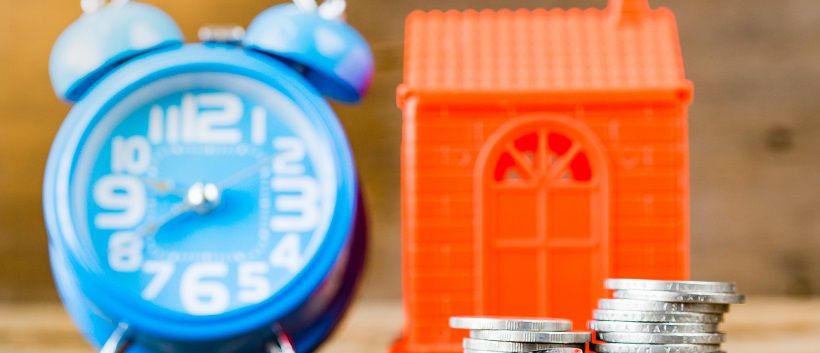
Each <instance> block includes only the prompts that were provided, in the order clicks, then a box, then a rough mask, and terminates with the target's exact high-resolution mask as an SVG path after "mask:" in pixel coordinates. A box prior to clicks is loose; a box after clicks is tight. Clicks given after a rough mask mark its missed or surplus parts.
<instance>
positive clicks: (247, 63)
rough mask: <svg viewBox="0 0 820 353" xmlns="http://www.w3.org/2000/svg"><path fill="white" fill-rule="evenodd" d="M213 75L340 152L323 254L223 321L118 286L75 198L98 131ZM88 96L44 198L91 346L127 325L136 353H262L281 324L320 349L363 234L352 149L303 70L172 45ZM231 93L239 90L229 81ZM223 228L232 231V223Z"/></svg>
mask: <svg viewBox="0 0 820 353" xmlns="http://www.w3.org/2000/svg"><path fill="white" fill-rule="evenodd" d="M154 49H157V48H154ZM214 73H218V74H220V75H226V76H236V77H240V78H242V79H244V80H252V81H255V82H258V83H260V84H261V85H264V86H266V87H267V89H269V90H271V92H276V94H278V95H283V96H284V97H286V98H287V99H288V100H290V101H292V102H293V103H294V104H295V105H296V106H298V107H300V108H301V109H302V114H304V116H305V117H306V121H305V123H306V124H308V125H309V126H310V127H311V129H313V130H314V131H315V133H316V134H317V136H319V139H320V140H321V141H322V143H325V144H327V148H328V150H330V151H333V152H332V153H333V157H332V159H333V160H334V161H335V163H337V165H338V168H337V169H336V173H335V175H333V178H335V180H333V182H334V183H336V186H337V188H336V200H335V206H334V213H333V215H332V218H331V220H330V221H329V222H330V225H329V227H328V230H327V233H326V235H325V236H324V239H323V240H322V242H321V245H320V246H319V247H318V249H317V250H316V252H315V253H314V255H313V256H312V258H310V259H309V261H306V263H305V265H304V267H303V268H302V269H301V270H300V272H299V273H298V274H296V275H295V276H294V277H293V278H291V279H290V280H289V281H288V283H286V284H284V285H282V286H281V287H280V288H278V290H277V291H276V292H275V293H274V294H272V295H271V296H270V297H269V298H268V299H266V300H264V301H262V302H260V303H258V304H253V305H248V306H246V307H241V308H235V310H233V309H232V310H230V311H228V312H225V313H224V314H219V315H210V316H192V315H187V314H185V313H183V312H182V311H181V310H179V311H176V310H171V309H169V308H168V306H167V305H166V306H158V305H156V304H154V303H151V302H150V301H146V300H144V299H142V298H141V297H140V296H139V295H138V293H131V292H129V290H128V288H130V286H129V284H128V283H117V282H116V281H113V280H112V277H111V276H110V275H108V273H109V272H106V271H107V270H106V269H105V265H103V264H101V261H100V258H99V256H98V255H96V254H95V250H94V246H89V244H88V243H87V242H86V241H84V240H83V239H82V234H78V231H77V229H78V228H77V225H78V222H79V221H78V219H77V217H76V213H75V212H77V211H76V209H75V208H74V207H73V205H74V204H72V202H71V200H70V198H71V196H67V195H69V194H71V191H70V190H71V189H72V185H73V183H74V180H73V178H75V175H76V174H77V173H76V170H75V168H77V165H78V161H79V160H80V158H81V156H80V155H81V153H82V148H81V147H82V146H85V145H86V143H87V142H88V140H89V138H90V136H89V135H90V134H91V131H92V130H93V128H94V127H95V126H98V125H99V124H101V123H105V122H106V119H110V118H109V116H111V114H110V113H111V110H112V109H114V108H116V107H117V104H118V103H119V102H121V101H123V100H125V99H128V98H129V97H132V96H133V95H135V94H137V95H139V94H143V93H141V92H142V91H141V90H144V87H146V86H148V85H151V84H152V83H155V82H159V81H161V80H167V79H168V78H174V77H179V76H181V75H193V76H196V75H199V74H214ZM227 81H231V80H227ZM56 86H57V82H55V87H56ZM88 87H89V88H90V90H89V91H88V92H87V93H86V94H85V95H80V96H81V97H82V99H81V100H79V102H78V104H77V105H76V106H75V107H74V108H73V109H72V111H71V112H70V113H69V115H68V117H67V118H66V120H65V122H64V124H63V126H62V127H61V129H60V131H59V133H58V135H57V137H56V139H55V142H54V144H53V146H52V151H51V154H50V156H49V161H48V165H47V169H46V175H45V181H44V193H43V197H44V210H45V218H46V225H47V228H48V230H49V234H50V250H51V255H52V267H53V269H54V275H55V280H56V282H57V286H58V289H59V290H60V294H61V296H62V298H63V300H64V303H65V305H66V307H67V309H68V311H69V313H70V314H71V316H72V317H73V318H74V320H75V322H76V323H77V324H78V326H79V327H80V328H81V330H82V331H83V332H84V333H85V335H86V336H87V337H88V338H89V340H90V341H91V342H92V343H93V344H95V345H96V346H100V345H102V344H103V343H104V342H105V340H106V339H108V337H109V336H110V335H111V333H112V332H113V331H114V329H115V328H116V327H117V325H118V324H119V323H121V322H125V323H127V324H128V325H129V327H130V329H131V330H130V332H129V335H131V336H132V337H133V338H134V340H135V342H136V345H135V346H134V347H132V348H131V349H130V350H129V352H151V351H153V352H191V353H193V352H200V353H207V352H222V351H226V350H228V351H235V352H257V351H260V352H261V351H262V348H261V347H263V345H264V342H266V341H267V340H269V339H270V338H271V337H270V336H271V334H270V325H272V324H273V323H275V322H279V323H282V325H283V326H284V327H285V329H286V331H287V332H288V333H289V334H290V335H292V336H293V338H294V341H295V345H296V347H297V349H298V351H299V352H310V351H312V350H313V349H315V348H316V347H317V346H318V345H319V344H320V343H321V342H322V340H323V339H324V338H325V337H326V336H327V335H328V334H329V333H330V332H331V331H332V329H333V327H334V326H335V324H336V322H337V321H338V320H339V319H340V318H341V315H342V313H343V312H344V308H345V307H346V306H347V303H348V301H349V300H350V297H351V293H352V292H353V287H354V284H355V282H356V279H357V277H358V274H359V273H360V271H361V259H363V244H364V233H365V230H364V228H363V221H362V220H363V217H364V212H363V210H362V209H360V206H357V200H358V198H359V197H360V196H359V190H358V186H357V181H356V173H355V168H354V164H353V160H352V156H351V152H350V147H349V145H348V142H347V140H346V137H345V135H344V132H343V130H342V128H341V126H340V124H339V122H338V119H337V118H336V116H335V114H334V113H333V111H332V110H331V108H330V107H329V105H328V104H327V103H326V102H325V101H324V99H323V98H322V96H321V95H320V93H319V92H318V91H317V90H316V89H315V88H314V87H313V86H312V85H311V84H310V83H309V82H308V81H306V80H305V79H304V78H303V77H302V76H301V75H299V73H298V72H297V71H295V70H293V69H292V68H291V67H289V66H287V65H285V64H283V63H281V62H279V61H277V60H275V59H273V58H271V57H270V56H267V55H264V54H261V53H256V52H254V51H250V50H247V49H243V48H239V47H233V46H225V45H199V44H191V45H176V46H165V47H164V48H163V49H162V50H156V51H153V52H151V53H149V54H145V55H143V56H139V57H134V58H132V59H131V60H130V61H128V62H127V63H126V64H125V65H122V66H119V67H116V68H112V69H110V70H107V73H106V74H105V76H104V77H102V78H101V79H100V80H99V82H98V83H95V84H93V85H88ZM211 88H212V87H211ZM223 89H224V90H226V91H230V90H232V89H233V88H232V87H231V86H230V82H228V84H226V86H225V87H223ZM58 93H59V92H58ZM150 102H152V101H146V103H150ZM114 115H116V114H114ZM212 167H213V168H219V166H216V165H214V166H212ZM182 169H184V168H182ZM89 197H90V196H89ZM220 227H223V228H224V229H230V228H231V224H230V223H227V224H224V225H221V226H220ZM203 246H207V245H203ZM339 281H341V282H339ZM317 309H318V310H317Z"/></svg>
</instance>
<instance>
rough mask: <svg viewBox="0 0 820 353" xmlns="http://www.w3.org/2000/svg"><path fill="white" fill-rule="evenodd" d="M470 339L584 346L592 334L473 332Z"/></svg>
mask: <svg viewBox="0 0 820 353" xmlns="http://www.w3.org/2000/svg"><path fill="white" fill-rule="evenodd" d="M470 338H478V339H483V340H491V341H507V342H531V343H562V344H573V343H574V344H582V343H587V342H589V341H591V340H592V334H591V333H589V332H531V331H501V330H471V331H470Z"/></svg>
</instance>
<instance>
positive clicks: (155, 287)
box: [142, 261, 174, 300]
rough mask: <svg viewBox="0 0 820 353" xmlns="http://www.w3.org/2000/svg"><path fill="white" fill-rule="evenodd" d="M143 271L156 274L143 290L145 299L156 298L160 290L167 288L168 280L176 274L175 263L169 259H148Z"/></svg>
mask: <svg viewBox="0 0 820 353" xmlns="http://www.w3.org/2000/svg"><path fill="white" fill-rule="evenodd" d="M142 272H145V273H147V274H149V275H154V278H152V279H151V281H150V282H148V285H147V286H146V287H145V289H143V291H142V298H143V299H145V300H152V299H156V297H157V296H158V295H159V292H160V291H162V289H163V288H165V285H166V284H168V281H169V280H171V277H172V276H173V275H174V263H173V262H169V261H146V262H145V265H144V266H142Z"/></svg>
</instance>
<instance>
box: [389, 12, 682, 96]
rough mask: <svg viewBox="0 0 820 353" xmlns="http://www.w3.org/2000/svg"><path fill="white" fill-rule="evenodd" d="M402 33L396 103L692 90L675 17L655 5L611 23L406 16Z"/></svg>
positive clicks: (548, 17)
mask: <svg viewBox="0 0 820 353" xmlns="http://www.w3.org/2000/svg"><path fill="white" fill-rule="evenodd" d="M633 19H635V17H634V16H633ZM405 36H406V37H405V72H404V84H403V85H402V86H401V87H400V88H399V101H400V103H403V101H404V100H405V98H407V97H409V96H416V97H424V98H426V99H428V100H441V101H442V102H448V101H451V100H452V99H459V98H464V97H467V99H469V97H473V99H474V100H476V101H482V100H485V99H492V98H497V97H499V95H503V96H506V97H507V98H513V99H515V98H516V97H518V99H524V100H527V99H532V100H534V99H539V100H543V99H545V98H544V97H545V96H552V97H556V99H562V100H566V99H569V100H574V99H579V100H585V99H596V100H600V99H604V100H607V99H610V100H622V99H633V100H634V99H635V98H636V97H637V96H639V97H643V98H646V99H663V98H670V99H683V100H688V99H690V97H691V94H692V84H691V82H689V81H688V80H686V77H685V74H684V69H683V60H682V56H681V50H680V43H679V39H678V31H677V24H676V22H675V17H674V15H673V14H672V12H671V11H669V10H667V9H663V8H661V9H654V10H649V9H648V5H647V10H646V11H644V12H643V13H641V14H640V16H639V17H637V20H635V21H619V20H618V17H617V16H610V10H608V9H605V10H601V9H588V10H580V9H571V10H561V9H555V10H533V11H531V10H518V11H510V10H501V11H490V10H485V11H480V12H478V11H472V10H468V11H464V12H459V11H447V12H441V11H431V12H422V11H416V12H414V13H412V14H411V15H410V16H409V17H408V19H407V25H406V34H405ZM527 97H529V98H527ZM591 97H592V98H591ZM594 97H597V98H594Z"/></svg>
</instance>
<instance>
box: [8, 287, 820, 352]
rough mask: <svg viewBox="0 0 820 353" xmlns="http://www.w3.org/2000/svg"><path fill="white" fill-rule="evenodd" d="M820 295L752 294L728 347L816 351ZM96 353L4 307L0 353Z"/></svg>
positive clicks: (370, 322) (735, 310)
mask: <svg viewBox="0 0 820 353" xmlns="http://www.w3.org/2000/svg"><path fill="white" fill-rule="evenodd" d="M817 313H820V297H818V298H814V299H789V298H784V297H751V298H749V302H748V303H747V304H744V305H736V306H733V307H732V311H731V312H730V313H729V314H728V316H727V317H726V322H725V323H724V324H723V327H722V330H723V331H724V332H726V333H727V334H728V343H726V344H725V345H724V350H725V351H727V352H735V353H740V352H743V353H772V352H789V353H816V352H817V349H818V348H817V347H820V315H817ZM401 323H402V310H401V305H400V303H399V302H396V301H373V300H371V301H359V302H358V303H357V304H356V305H355V306H354V307H353V308H352V311H351V312H350V313H349V315H348V316H347V317H346V319H345V321H344V322H343V324H342V326H341V327H339V329H338V331H337V332H336V334H335V335H334V336H333V338H332V339H331V340H330V341H329V342H328V343H327V344H326V345H324V346H323V348H322V349H321V350H320V351H319V352H320V353H335V352H361V353H366V352H373V353H382V352H385V350H386V348H387V347H389V345H390V344H391V343H392V342H393V340H394V339H395V338H396V337H398V334H399V332H400V330H401ZM465 334H466V332H465ZM21 352H23V353H29V352H31V353H34V352H37V353H92V352H93V350H92V349H91V348H90V347H89V346H88V345H87V344H86V343H85V342H84V341H83V339H82V338H81V337H80V335H79V333H77V331H76V329H75V328H74V326H73V325H72V323H71V321H70V320H69V318H68V316H67V315H66V314H65V312H64V311H63V309H62V307H61V306H59V305H57V304H53V303H49V304H24V305H23V304H19V305H9V304H5V305H0V353H21Z"/></svg>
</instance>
